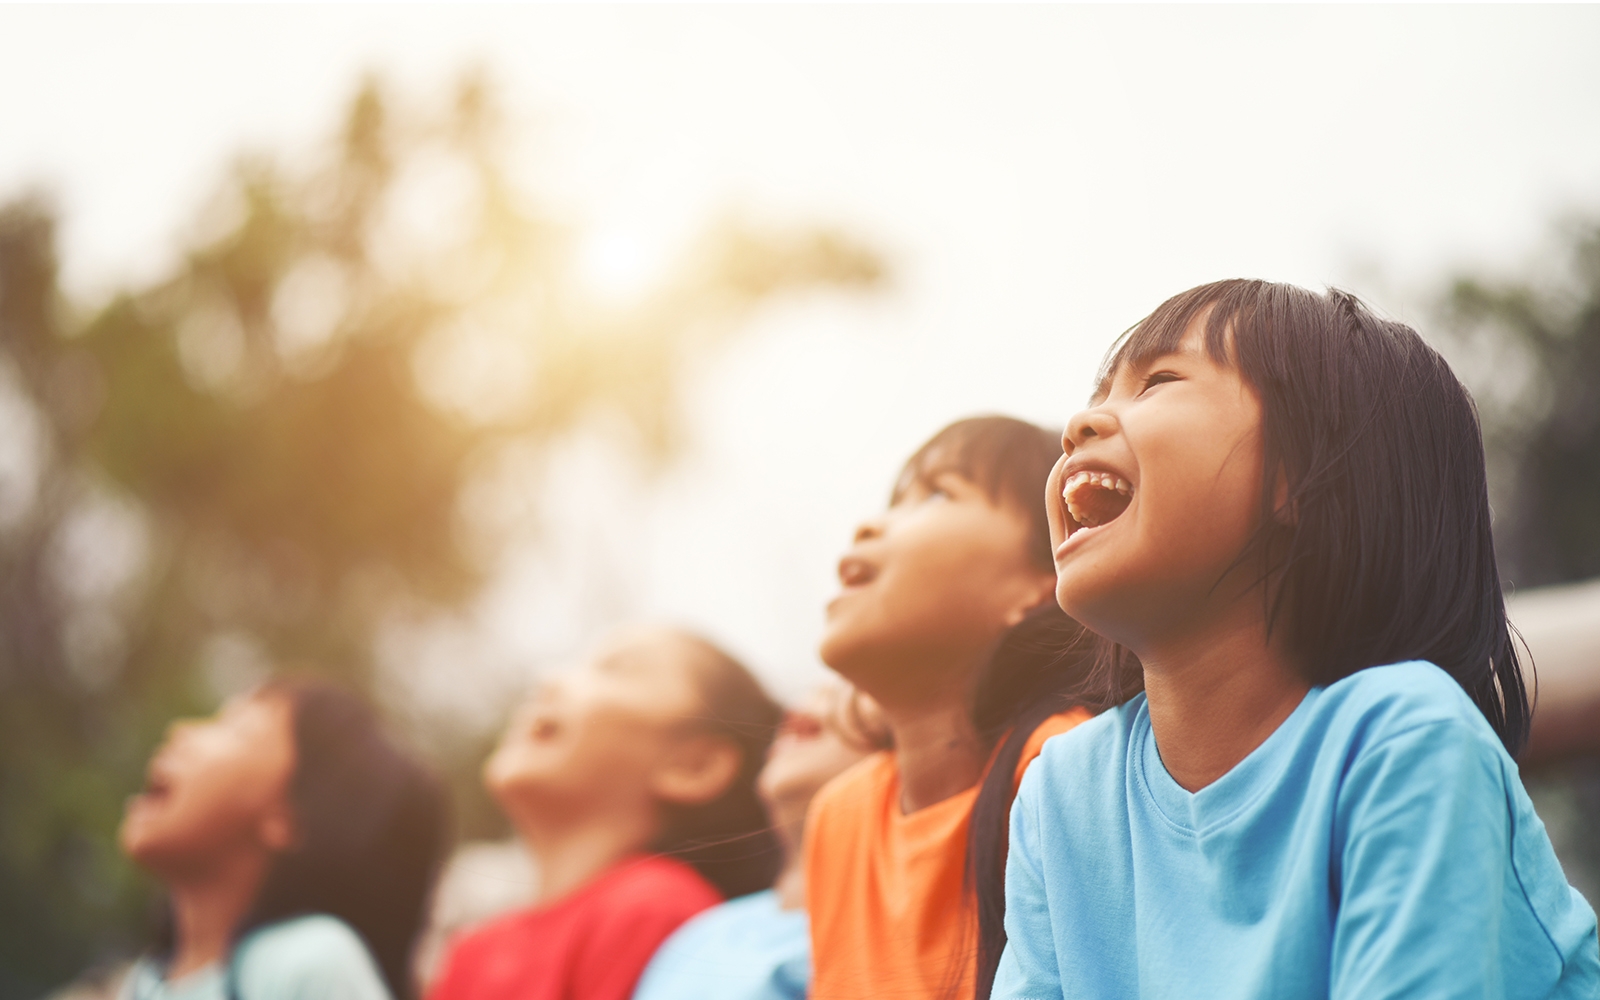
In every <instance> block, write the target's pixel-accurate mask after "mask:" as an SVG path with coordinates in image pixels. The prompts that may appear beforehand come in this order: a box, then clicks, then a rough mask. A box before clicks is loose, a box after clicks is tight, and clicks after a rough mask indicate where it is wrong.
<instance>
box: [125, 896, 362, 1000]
mask: <svg viewBox="0 0 1600 1000" xmlns="http://www.w3.org/2000/svg"><path fill="white" fill-rule="evenodd" d="M226 974H227V972H226V970H225V969H224V968H223V967H222V966H221V965H210V966H207V967H205V968H203V969H197V970H195V971H194V972H191V973H189V974H188V975H186V976H183V977H181V978H179V979H176V980H172V981H168V980H166V979H164V978H162V974H161V967H160V966H159V965H158V964H157V963H155V962H153V961H151V960H150V959H141V960H140V961H139V962H137V963H136V964H135V965H134V967H133V970H132V971H131V972H129V973H128V978H127V981H126V982H124V983H123V986H122V992H121V994H120V995H119V1000H392V998H391V997H390V995H389V989H388V987H387V986H385V985H384V983H383V975H382V973H380V972H379V971H378V967H377V965H376V964H375V963H374V962H373V961H372V956H371V954H369V953H368V951H367V948H366V946H365V945H364V944H362V943H361V938H360V937H358V936H357V935H356V932H355V931H353V930H351V929H350V927H349V925H347V924H346V923H345V922H344V921H342V920H339V919H338V918H336V917H330V916H325V915H322V914H314V915H312V916H306V917H296V918H294V919H292V920H285V921H283V922H281V923H276V924H269V925H268V926H266V927H262V928H259V929H257V930H256V931H254V932H253V933H251V934H249V935H247V936H246V937H245V939H244V941H243V942H241V943H240V945H239V947H238V948H236V949H235V950H234V954H233V981H234V986H235V990H234V996H233V997H232V998H229V997H228V993H227V986H226V982H225V978H224V977H225V976H226Z"/></svg>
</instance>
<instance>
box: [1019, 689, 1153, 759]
mask: <svg viewBox="0 0 1600 1000" xmlns="http://www.w3.org/2000/svg"><path fill="white" fill-rule="evenodd" d="M1144 714H1145V713H1144V694H1143V693H1140V694H1137V695H1134V696H1133V697H1132V698H1130V699H1129V700H1128V701H1125V702H1123V703H1122V704H1121V705H1118V706H1116V707H1115V708H1108V709H1106V710H1105V711H1104V712H1101V713H1100V714H1099V715H1097V716H1095V717H1094V718H1092V719H1086V720H1084V721H1083V722H1081V723H1078V724H1077V725H1074V726H1072V727H1070V728H1068V729H1067V730H1066V731H1064V732H1061V733H1059V734H1057V735H1052V736H1051V737H1050V738H1049V739H1047V740H1045V741H1044V745H1043V747H1042V748H1041V749H1040V751H1039V759H1038V762H1037V763H1036V764H1035V766H1033V767H1030V768H1029V769H1028V773H1030V774H1032V773H1033V772H1035V771H1039V772H1056V773H1060V772H1062V771H1069V770H1070V771H1074V772H1076V771H1079V770H1083V769H1085V768H1087V769H1090V770H1093V769H1094V768H1095V767H1096V765H1099V764H1104V763H1107V762H1109V761H1111V760H1113V759H1116V758H1121V757H1123V756H1125V751H1126V747H1127V744H1128V741H1129V739H1130V738H1131V734H1132V731H1133V728H1134V726H1135V725H1136V724H1137V723H1139V721H1140V720H1141V719H1143V718H1144Z"/></svg>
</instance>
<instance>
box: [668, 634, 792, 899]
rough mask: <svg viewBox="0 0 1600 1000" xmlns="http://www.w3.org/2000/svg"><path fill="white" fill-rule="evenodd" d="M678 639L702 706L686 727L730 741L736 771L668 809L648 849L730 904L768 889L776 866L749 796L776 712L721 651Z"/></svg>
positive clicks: (757, 800) (768, 833) (778, 850)
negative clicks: (700, 797) (693, 799)
mask: <svg viewBox="0 0 1600 1000" xmlns="http://www.w3.org/2000/svg"><path fill="white" fill-rule="evenodd" d="M678 637H679V638H680V639H681V640H682V641H683V642H684V643H685V645H686V646H687V647H688V649H689V651H690V653H691V655H692V657H693V660H694V668H693V670H692V671H691V673H692V674H693V677H694V682H695V688H696V690H697V692H698V693H699V697H700V701H701V712H700V714H699V715H698V716H697V717H696V718H695V719H694V720H693V726H694V728H695V729H697V730H699V731H701V732H704V733H708V734H710V735H712V736H715V737H717V738H719V739H723V740H727V741H728V742H729V743H732V744H733V745H734V746H735V747H736V748H737V749H738V751H739V771H738V773H737V774H736V775H735V776H734V779H733V781H732V782H730V783H729V785H728V787H727V789H725V790H724V791H723V793H722V794H721V795H720V796H718V797H717V798H715V799H713V800H712V801H710V802H706V803H702V804H699V805H669V806H668V807H667V808H666V810H665V814H664V816H663V823H662V832H661V834H660V835H659V836H658V837H657V838H656V840H655V842H654V843H653V844H652V845H651V849H652V850H653V851H655V852H656V853H659V854H665V855H670V856H672V857H675V858H677V859H678V860H680V861H683V862H685V863H687V864H689V865H690V866H691V867H693V868H694V869H695V870H696V871H698V872H699V873H700V875H701V876H702V877H704V878H705V879H706V881H708V882H710V883H711V884H712V885H714V886H716V888H717V891H718V892H720V893H722V895H723V897H724V898H726V899H732V898H734V897H735V896H743V895H745V894H747V893H751V892H757V891H759V890H761V889H767V888H770V887H771V886H772V883H773V881H774V880H775V879H776V878H777V877H778V870H779V869H780V868H781V867H782V866H783V847H782V845H780V844H779V842H778V837H777V834H776V833H774V832H773V830H772V826H771V822H770V821H769V820H768V818H767V810H766V806H764V805H763V804H762V802H761V797H760V796H759V795H758V794H757V792H756V778H757V777H758V776H759V775H760V773H761V767H762V765H763V764H765V763H766V759H767V748H768V747H770V746H771V745H772V739H773V737H774V736H775V735H776V734H777V731H778V724H779V723H780V722H781V721H782V720H783V708H782V707H781V706H780V705H779V704H778V703H777V702H775V701H773V700H772V698H771V697H770V696H769V695H768V694H767V692H766V691H765V690H764V689H763V688H762V687H761V684H760V682H759V681H757V680H756V679H755V676H754V675H752V674H751V673H750V671H749V669H747V668H746V667H745V666H744V664H742V663H740V662H739V661H738V660H736V659H734V658H733V657H732V656H730V655H728V654H727V653H726V652H724V651H723V650H722V649H720V648H719V647H717V646H716V645H714V644H713V643H711V642H709V641H708V640H706V639H703V638H700V637H699V636H695V635H690V634H682V633H680V634H679V636H678Z"/></svg>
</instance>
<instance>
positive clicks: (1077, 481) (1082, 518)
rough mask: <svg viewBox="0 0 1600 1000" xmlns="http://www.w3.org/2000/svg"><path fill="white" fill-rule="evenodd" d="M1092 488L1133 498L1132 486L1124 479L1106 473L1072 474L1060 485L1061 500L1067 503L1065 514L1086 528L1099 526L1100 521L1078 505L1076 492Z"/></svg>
mask: <svg viewBox="0 0 1600 1000" xmlns="http://www.w3.org/2000/svg"><path fill="white" fill-rule="evenodd" d="M1086 486H1089V487H1094V488H1095V489H1101V490H1115V491H1116V492H1118V493H1121V494H1122V495H1123V496H1126V497H1131V496H1133V484H1132V483H1130V482H1128V481H1127V480H1126V479H1119V478H1117V477H1116V476H1113V475H1111V474H1110V473H1108V472H1074V473H1073V474H1072V475H1070V476H1068V477H1067V479H1066V482H1064V483H1062V484H1061V499H1063V500H1065V501H1066V502H1067V512H1068V513H1070V514H1071V515H1072V519H1073V520H1075V521H1077V522H1078V523H1079V524H1081V525H1083V526H1084V527H1086V528H1093V527H1096V526H1097V525H1099V523H1100V521H1099V519H1098V518H1096V517H1095V516H1094V515H1093V514H1092V513H1090V512H1089V511H1088V510H1086V509H1084V508H1083V507H1082V506H1081V505H1079V504H1078V502H1077V498H1078V491H1079V490H1081V489H1083V488H1084V487H1086Z"/></svg>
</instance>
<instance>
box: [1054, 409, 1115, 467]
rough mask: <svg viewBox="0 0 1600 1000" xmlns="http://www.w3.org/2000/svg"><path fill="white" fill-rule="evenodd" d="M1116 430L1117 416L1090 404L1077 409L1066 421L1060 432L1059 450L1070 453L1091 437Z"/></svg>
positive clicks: (1105, 434) (1098, 436) (1106, 434)
mask: <svg viewBox="0 0 1600 1000" xmlns="http://www.w3.org/2000/svg"><path fill="white" fill-rule="evenodd" d="M1116 431H1117V418H1116V416H1115V415H1114V414H1112V412H1111V411H1110V410H1108V409H1106V407H1104V406H1091V407H1089V408H1088V409H1086V410H1079V411H1078V412H1077V413H1075V414H1073V415H1072V419H1071V420H1068V421H1067V429H1066V430H1065V431H1064V432H1062V435H1061V450H1062V451H1064V452H1066V453H1067V454H1068V455H1070V454H1072V453H1073V452H1074V451H1076V450H1077V449H1079V448H1082V447H1083V445H1084V442H1086V441H1088V440H1090V439H1091V438H1103V437H1109V436H1111V435H1112V434H1115V433H1116Z"/></svg>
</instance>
